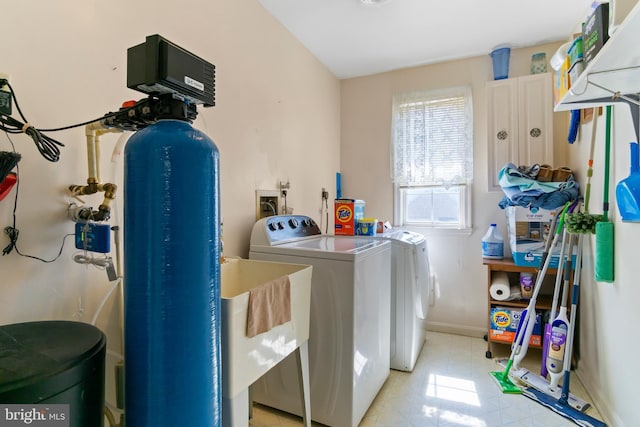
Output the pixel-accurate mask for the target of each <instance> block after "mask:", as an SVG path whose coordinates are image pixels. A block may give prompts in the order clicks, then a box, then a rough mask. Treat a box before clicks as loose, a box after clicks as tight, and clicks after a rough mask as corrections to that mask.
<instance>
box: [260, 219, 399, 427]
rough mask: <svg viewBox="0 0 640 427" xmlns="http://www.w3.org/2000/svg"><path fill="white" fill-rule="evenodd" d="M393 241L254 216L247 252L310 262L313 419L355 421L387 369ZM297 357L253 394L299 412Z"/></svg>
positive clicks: (339, 423)
mask: <svg viewBox="0 0 640 427" xmlns="http://www.w3.org/2000/svg"><path fill="white" fill-rule="evenodd" d="M390 247H391V244H390V242H389V241H386V240H381V239H375V238H369V239H367V238H353V237H344V236H340V237H336V236H327V235H322V234H321V232H320V229H319V228H318V226H317V224H316V223H315V222H314V221H313V220H312V219H311V218H309V217H306V216H301V215H279V216H272V217H268V218H263V219H261V220H259V221H258V222H256V224H255V225H254V227H253V230H252V233H251V248H250V252H249V258H251V259H258V260H264V261H279V262H287V263H297V264H307V265H312V266H313V272H312V280H311V313H310V315H311V319H310V330H309V376H310V386H311V393H310V395H311V418H312V420H314V421H316V422H319V423H321V424H325V425H329V426H336V427H356V426H357V425H358V424H359V423H360V421H361V420H362V418H363V416H364V414H365V413H366V411H367V409H368V408H369V406H370V405H371V403H372V402H373V400H374V398H375V397H376V395H377V394H378V392H379V391H380V389H381V388H382V385H383V384H384V382H385V380H386V379H387V377H388V375H389V369H390V335H391V333H390V304H389V300H390V298H391V295H390V292H391V291H390V275H391V258H390ZM295 363H296V361H295V358H291V357H288V358H287V359H285V360H283V361H282V362H281V363H280V364H279V365H277V366H276V367H275V368H273V369H271V370H270V371H269V372H268V373H267V374H265V375H264V376H263V377H262V378H261V379H259V380H258V381H257V382H256V383H254V385H253V386H252V389H251V392H252V397H253V400H254V401H256V402H259V403H261V404H264V405H267V406H271V407H274V408H277V409H280V410H283V411H286V412H289V413H294V414H298V415H301V402H300V392H299V386H298V380H297V375H296V372H297V369H296V365H295Z"/></svg>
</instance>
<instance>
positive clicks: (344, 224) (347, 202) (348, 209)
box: [334, 199, 364, 236]
mask: <svg viewBox="0 0 640 427" xmlns="http://www.w3.org/2000/svg"><path fill="white" fill-rule="evenodd" d="M334 206H335V214H336V216H335V218H334V223H335V232H334V233H335V234H336V235H340V236H354V235H355V234H356V225H357V224H358V220H359V219H361V218H364V201H362V200H356V199H336V200H335V203H334Z"/></svg>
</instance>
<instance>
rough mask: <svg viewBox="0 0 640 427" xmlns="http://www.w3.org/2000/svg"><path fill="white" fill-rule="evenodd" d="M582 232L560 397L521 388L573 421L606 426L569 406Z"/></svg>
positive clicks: (525, 393) (582, 424)
mask: <svg viewBox="0 0 640 427" xmlns="http://www.w3.org/2000/svg"><path fill="white" fill-rule="evenodd" d="M583 239H584V234H579V236H578V255H577V260H576V268H575V272H574V281H573V290H572V295H571V321H570V322H569V328H568V331H567V339H566V346H565V352H564V366H563V368H564V379H563V383H562V391H561V393H560V398H559V399H556V398H554V397H551V396H549V395H548V394H546V393H544V392H541V391H539V390H537V389H535V388H531V387H527V388H525V389H524V390H522V394H523V395H525V396H526V397H528V398H530V399H532V400H535V401H536V402H538V403H540V404H541V405H543V406H546V407H547V408H549V409H551V410H552V411H554V412H556V413H558V414H559V415H562V416H563V417H565V418H568V419H570V420H571V421H573V422H574V423H576V424H577V425H579V426H583V427H606V424H605V423H603V422H602V421H600V420H598V419H596V418H593V417H591V416H589V415H587V414H585V413H583V412H580V411H579V410H577V409H575V408H574V407H572V406H571V404H570V402H569V398H570V394H569V384H570V377H571V372H570V371H571V356H572V350H573V335H574V332H575V324H576V315H577V312H578V295H579V292H580V270H581V269H582V247H583V243H582V241H583Z"/></svg>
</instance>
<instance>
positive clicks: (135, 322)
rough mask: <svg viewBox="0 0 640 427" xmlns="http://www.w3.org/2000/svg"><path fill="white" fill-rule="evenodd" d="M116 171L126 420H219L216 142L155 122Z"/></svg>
mask: <svg viewBox="0 0 640 427" xmlns="http://www.w3.org/2000/svg"><path fill="white" fill-rule="evenodd" d="M124 168H125V171H124V193H125V203H124V229H125V232H124V235H125V237H124V250H125V278H126V280H125V286H124V297H125V359H124V360H125V421H126V425H127V426H132V427H156V426H181V427H214V426H220V425H221V410H222V406H221V392H220V390H221V378H220V376H221V367H220V249H219V244H220V221H219V218H220V190H219V187H220V185H219V152H218V149H217V148H216V146H215V144H214V143H213V141H212V140H211V139H210V138H209V137H208V136H207V135H205V134H204V133H202V132H200V131H198V130H196V129H194V128H193V127H192V126H191V125H190V124H189V123H188V122H186V121H181V120H174V119H162V120H159V121H158V122H156V123H154V124H152V125H150V126H148V127H146V128H144V129H142V130H140V131H138V132H137V133H135V134H134V135H132V136H131V138H130V139H129V141H128V143H127V145H126V147H125V163H124Z"/></svg>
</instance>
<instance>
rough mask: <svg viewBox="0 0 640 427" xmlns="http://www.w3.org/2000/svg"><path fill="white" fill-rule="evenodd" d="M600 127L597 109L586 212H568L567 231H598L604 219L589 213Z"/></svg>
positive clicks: (591, 232) (593, 127)
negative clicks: (599, 222)
mask: <svg viewBox="0 0 640 427" xmlns="http://www.w3.org/2000/svg"><path fill="white" fill-rule="evenodd" d="M597 128H598V111H597V108H596V109H595V112H594V115H593V125H592V128H591V147H590V149H589V162H588V163H587V165H588V169H587V185H586V187H585V190H584V212H579V211H577V212H574V213H567V215H566V226H567V231H568V232H569V233H572V234H581V233H590V234H593V233H595V232H596V223H597V222H598V221H600V220H601V219H602V215H591V214H589V197H590V195H591V177H592V176H593V152H594V148H595V145H596V130H597Z"/></svg>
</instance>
